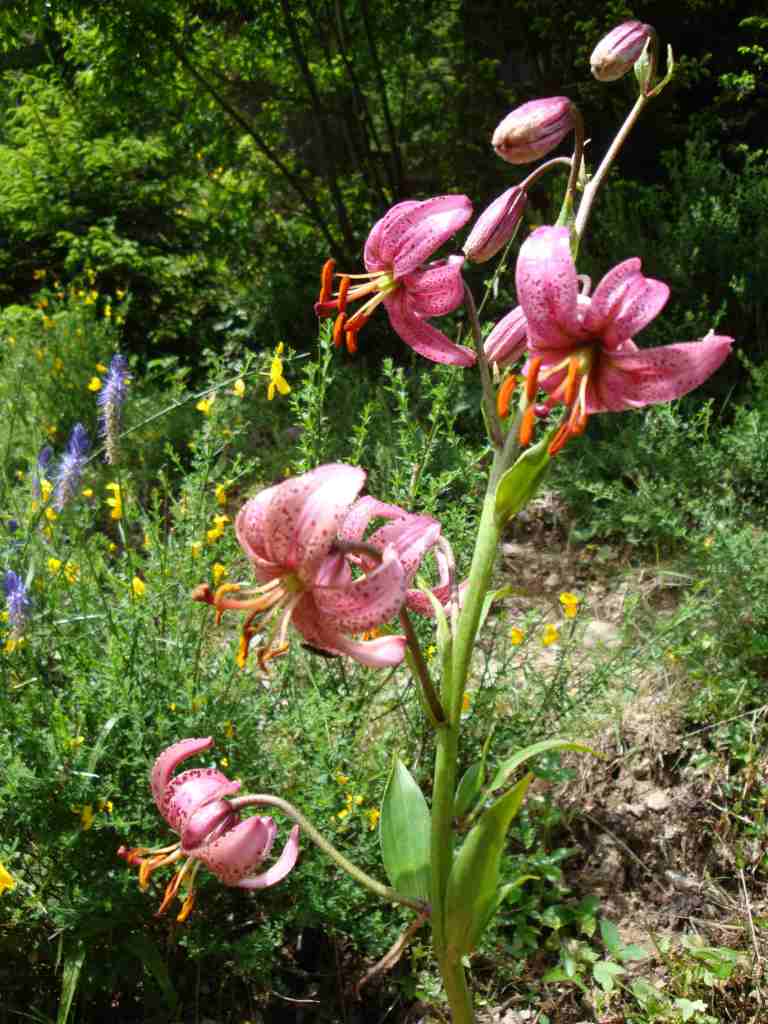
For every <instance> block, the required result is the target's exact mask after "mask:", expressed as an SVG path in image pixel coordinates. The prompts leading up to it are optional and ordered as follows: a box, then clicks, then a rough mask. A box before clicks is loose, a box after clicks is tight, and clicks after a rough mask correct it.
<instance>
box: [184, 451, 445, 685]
mask: <svg viewBox="0 0 768 1024" xmlns="http://www.w3.org/2000/svg"><path fill="white" fill-rule="evenodd" d="M364 483H365V472H364V470H362V469H359V468H358V467H356V466H346V465H344V464H342V463H334V464H330V465H326V466H320V467H318V468H317V469H313V470H311V471H310V472H309V473H304V474H303V475H302V476H298V477H293V478H291V479H290V480H286V481H284V482H283V483H280V484H276V485H275V486H274V487H268V488H267V489H266V490H265V491H262V492H261V493H260V494H257V495H256V497H255V498H251V500H250V501H247V502H246V503H245V505H244V506H243V507H242V509H241V510H240V512H239V514H238V516H237V520H236V522H235V532H236V534H237V539H238V541H239V542H240V546H241V547H242V548H243V550H244V551H245V553H246V555H247V556H248V559H249V561H250V563H251V567H252V569H253V572H254V575H255V577H256V580H257V581H258V583H259V584H260V585H259V586H258V587H255V588H253V589H249V590H246V591H245V592H243V593H242V596H233V595H235V594H236V593H237V592H238V591H240V589H241V588H240V586H239V585H238V584H224V585H223V586H221V587H219V589H218V590H217V591H216V593H215V594H212V593H211V591H210V588H208V587H207V586H205V585H204V586H203V587H200V588H198V589H197V591H196V592H195V594H194V595H193V596H194V597H195V598H196V599H197V600H201V601H207V602H208V603H209V604H213V605H214V606H215V607H216V609H217V610H218V611H219V612H220V613H221V612H223V611H225V610H226V609H240V610H243V611H245V612H247V618H246V620H245V623H244V626H243V641H242V643H241V651H240V660H241V664H242V663H244V659H245V655H246V654H247V650H248V645H249V643H250V640H251V637H252V636H253V635H254V634H255V632H256V631H257V630H258V631H261V632H263V631H267V630H268V635H267V639H266V641H264V642H262V645H261V646H260V648H259V663H260V665H261V666H262V668H264V667H265V666H266V663H267V661H269V659H270V658H272V657H275V656H276V655H278V654H281V653H283V652H284V651H285V650H287V647H288V645H287V634H288V626H289V623H292V624H293V625H294V626H295V627H296V629H297V630H298V631H299V633H301V634H302V636H303V637H304V640H305V641H306V642H307V643H308V644H309V645H310V646H311V647H315V648H318V649H320V650H321V651H326V652H328V653H330V654H347V655H349V656H350V657H352V658H354V659H355V660H356V661H359V662H361V663H362V664H363V665H368V666H370V667H372V668H384V667H387V666H391V665H398V664H399V663H400V662H401V661H402V659H403V654H404V651H405V637H403V636H392V635H386V636H380V637H376V638H374V639H368V640H365V639H362V640H361V639H357V638H356V637H355V636H354V635H353V634H359V633H366V632H368V631H372V630H376V629H377V628H378V627H379V626H381V625H383V624H384V623H385V622H387V621H389V620H390V619H391V618H393V617H394V616H396V615H397V614H398V613H399V611H400V609H401V608H402V606H403V604H404V603H405V602H406V599H407V596H408V595H407V591H408V585H409V581H410V578H411V576H412V575H413V572H415V569H412V562H411V560H410V556H411V551H412V548H410V547H408V548H406V547H403V545H402V544H401V543H400V542H399V540H398V538H395V537H393V538H392V539H391V540H389V539H388V540H387V542H386V543H383V544H381V546H380V547H379V548H377V551H379V552H380V554H379V555H378V557H377V559H376V561H375V563H369V562H367V561H366V562H365V563H363V561H362V560H361V558H360V557H359V552H357V551H350V550H349V549H348V548H345V546H344V545H345V542H346V543H347V544H349V542H352V541H355V540H356V538H355V537H354V536H353V535H352V533H351V532H350V531H347V532H346V533H345V523H346V520H347V518H348V517H349V516H350V515H351V514H352V513H353V511H354V509H355V508H356V505H355V498H356V497H357V495H358V494H359V493H360V491H361V490H362V487H363V484H364ZM362 500H363V501H366V500H367V499H362ZM358 504H359V503H358ZM387 507H389V508H394V506H387ZM397 513H398V515H399V516H407V515H408V514H407V513H405V512H404V511H403V510H402V509H397ZM411 519H412V520H418V522H419V523H420V524H422V528H423V529H424V530H426V531H427V532H428V534H429V536H430V537H432V534H433V533H435V531H436V537H437V536H439V534H440V526H439V524H437V523H436V522H435V520H432V519H428V517H416V516H414V517H411ZM436 537H435V539H434V540H432V541H431V544H427V546H426V547H425V548H424V550H425V551H426V550H427V549H428V548H429V547H430V546H431V545H432V544H434V543H435V542H436ZM396 541H397V542H396ZM361 566H362V568H363V569H364V570H365V571H364V574H363V575H360V573H359V572H358V573H357V575H353V570H355V569H358V570H359V569H360V567H361ZM257 616H260V618H259V620H258V622H256V618H257Z"/></svg>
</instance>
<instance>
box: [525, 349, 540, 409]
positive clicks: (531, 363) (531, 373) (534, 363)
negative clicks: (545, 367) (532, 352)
mask: <svg viewBox="0 0 768 1024" xmlns="http://www.w3.org/2000/svg"><path fill="white" fill-rule="evenodd" d="M540 366H541V356H534V357H533V358H532V359H529V360H528V367H527V369H526V374H525V397H526V398H527V399H528V401H529V402H532V401H533V400H534V399H535V398H536V392H537V391H538V390H539V367H540Z"/></svg>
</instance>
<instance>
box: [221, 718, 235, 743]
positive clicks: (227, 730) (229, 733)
mask: <svg viewBox="0 0 768 1024" xmlns="http://www.w3.org/2000/svg"><path fill="white" fill-rule="evenodd" d="M224 735H225V736H226V737H227V739H228V740H231V739H232V737H233V736H234V735H235V727H234V725H233V724H232V722H230V721H226V722H225V723H224Z"/></svg>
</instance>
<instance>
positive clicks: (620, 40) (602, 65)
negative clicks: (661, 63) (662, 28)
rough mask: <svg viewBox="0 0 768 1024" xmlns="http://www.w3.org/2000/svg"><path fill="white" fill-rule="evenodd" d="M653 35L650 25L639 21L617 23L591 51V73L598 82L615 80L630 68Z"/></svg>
mask: <svg viewBox="0 0 768 1024" xmlns="http://www.w3.org/2000/svg"><path fill="white" fill-rule="evenodd" d="M654 35H655V33H654V30H653V29H652V28H651V26H650V25H644V24H643V23H642V22H641V21H625V22H623V23H622V24H621V25H617V26H616V28H613V29H611V31H610V32H609V33H608V34H607V35H605V36H603V38H602V39H601V40H600V42H599V43H598V44H597V46H596V47H595V48H594V50H593V51H592V56H591V57H590V58H589V63H590V66H591V68H592V74H593V75H594V77H595V78H596V79H597V80H598V81H599V82H615V81H616V79H617V78H621V77H622V76H623V75H626V73H627V72H628V71H631V70H632V68H633V67H634V64H635V61H636V60H637V59H638V57H639V56H640V54H641V53H642V52H643V50H644V49H645V44H646V43H647V42H648V40H649V39H651V38H652V37H653V36H654Z"/></svg>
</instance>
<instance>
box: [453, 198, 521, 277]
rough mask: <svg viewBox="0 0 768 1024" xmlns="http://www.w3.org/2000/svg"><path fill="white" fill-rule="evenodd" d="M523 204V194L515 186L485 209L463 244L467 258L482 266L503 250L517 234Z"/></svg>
mask: <svg viewBox="0 0 768 1024" xmlns="http://www.w3.org/2000/svg"><path fill="white" fill-rule="evenodd" d="M527 202H528V196H527V195H526V193H525V192H524V191H523V189H521V188H520V187H519V186H515V187H514V188H508V189H507V191H506V192H502V194H501V195H500V196H498V197H497V198H496V199H494V200H493V202H492V203H490V204H489V205H488V206H486V208H485V209H484V210H483V212H482V213H481V214H480V216H479V217H478V218H477V221H476V222H475V226H474V227H473V228H472V230H471V232H470V234H469V238H468V239H467V240H466V242H465V243H464V249H463V251H464V255H465V256H466V257H467V259H468V260H471V261H472V262H473V263H485V261H486V260H489V259H491V258H492V257H493V256H495V255H496V253H497V252H499V250H500V249H503V248H504V246H505V245H506V244H507V242H508V241H509V240H510V238H512V237H513V235H514V234H515V232H516V231H517V228H518V225H519V224H520V220H521V218H522V216H523V211H524V210H525V205H526V203H527Z"/></svg>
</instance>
